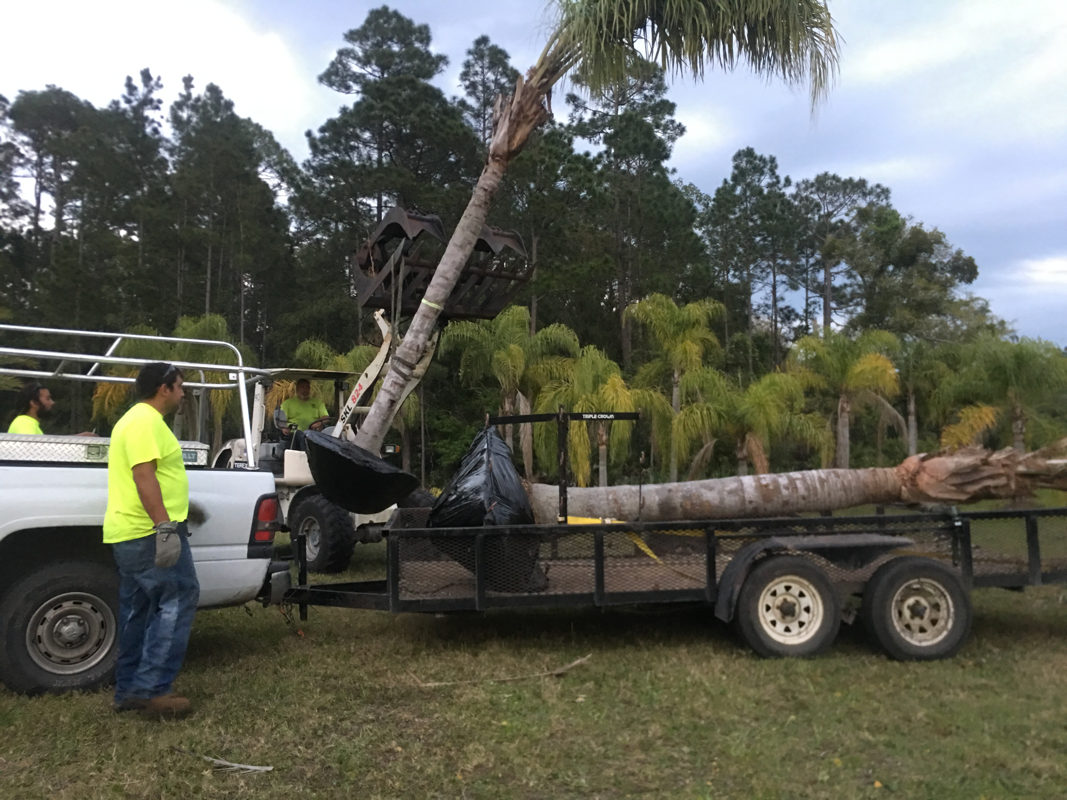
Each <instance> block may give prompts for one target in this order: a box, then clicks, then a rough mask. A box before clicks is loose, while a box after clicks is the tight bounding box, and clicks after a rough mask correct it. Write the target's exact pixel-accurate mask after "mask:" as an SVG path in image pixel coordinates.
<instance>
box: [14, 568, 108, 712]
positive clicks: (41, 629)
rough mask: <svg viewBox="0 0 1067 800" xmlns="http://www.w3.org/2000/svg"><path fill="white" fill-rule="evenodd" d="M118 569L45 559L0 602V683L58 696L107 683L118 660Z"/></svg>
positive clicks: (21, 691)
mask: <svg viewBox="0 0 1067 800" xmlns="http://www.w3.org/2000/svg"><path fill="white" fill-rule="evenodd" d="M118 618H119V574H118V570H117V569H116V568H115V567H113V566H112V567H109V566H108V565H107V564H104V563H101V562H98V561H65V562H62V563H54V564H49V565H48V566H46V567H43V568H42V569H39V570H37V571H36V572H32V573H30V574H29V575H27V576H26V577H24V578H22V579H21V580H19V581H17V582H15V583H14V584H12V585H11V587H10V589H9V590H8V591H7V592H6V593H5V594H4V597H3V600H2V601H0V642H3V643H4V644H3V647H0V683H3V684H4V685H5V686H7V687H8V688H9V689H11V690H12V691H13V692H19V693H21V694H43V693H51V694H59V693H62V692H69V691H74V690H85V689H95V688H97V687H98V686H103V685H105V684H108V683H110V682H111V681H112V680H113V679H114V675H115V662H116V661H117V659H118V651H119V647H118Z"/></svg>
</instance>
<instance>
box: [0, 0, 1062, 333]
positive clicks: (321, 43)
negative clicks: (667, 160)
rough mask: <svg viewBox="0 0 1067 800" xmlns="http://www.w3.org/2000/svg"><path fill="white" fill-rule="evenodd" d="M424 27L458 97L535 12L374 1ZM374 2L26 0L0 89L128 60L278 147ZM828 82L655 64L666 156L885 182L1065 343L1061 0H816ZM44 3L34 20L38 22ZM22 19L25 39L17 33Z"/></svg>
mask: <svg viewBox="0 0 1067 800" xmlns="http://www.w3.org/2000/svg"><path fill="white" fill-rule="evenodd" d="M391 4H392V5H393V7H394V8H396V9H398V10H399V11H401V12H402V13H404V14H406V15H407V16H409V17H411V18H413V19H414V20H415V21H417V22H420V23H428V24H429V25H430V28H431V30H432V32H433V36H434V42H433V46H434V49H435V50H437V51H439V52H441V53H444V54H446V55H448V56H449V58H450V59H451V63H450V65H449V68H448V70H447V72H446V73H445V74H444V75H443V76H442V77H441V78H440V80H439V83H440V85H441V86H442V88H444V89H445V91H446V92H447V93H449V94H458V93H459V89H458V81H457V79H458V74H459V68H460V64H461V62H462V61H463V58H464V53H465V51H466V49H467V48H468V47H469V46H470V43H471V42H472V41H473V40H474V39H475V38H476V37H477V36H479V35H481V34H483V33H484V34H488V35H489V36H490V38H491V39H492V40H493V41H494V42H495V43H496V44H499V45H500V46H502V47H504V48H505V49H506V50H508V52H509V53H510V54H511V56H512V61H513V63H514V65H515V66H516V67H517V68H519V69H525V68H526V67H527V66H529V65H530V64H532V63H533V61H534V59H535V58H536V56H537V54H538V53H539V52H540V50H541V47H542V45H543V42H544V38H545V29H546V27H547V24H548V22H549V18H548V17H547V16H546V12H545V11H543V10H542V8H543V7H542V6H541V5H540V4H538V3H530V2H519V0H450V2H441V0H433V1H432V2H431V0H393V2H392V3H391ZM373 5H377V3H375V4H366V3H358V2H351V1H350V2H341V0H301V2H295V0H183V2H181V3H160V4H155V3H145V2H143V0H94V2H91V3H87V2H85V1H84V0H77V1H75V0H42V2H40V3H35V4H29V3H20V4H9V5H8V6H7V7H6V8H5V10H4V15H3V16H4V28H5V30H7V31H9V32H10V31H20V32H22V33H20V34H18V35H15V36H10V35H9V36H5V37H4V42H3V44H2V45H0V94H4V95H6V96H7V97H8V98H13V97H14V96H15V95H16V94H17V93H18V91H19V90H20V89H40V88H43V87H44V86H45V85H47V84H56V85H59V86H62V87H63V88H65V89H68V90H70V91H72V92H74V93H75V94H77V95H79V96H81V97H83V98H85V99H87V100H90V101H91V102H93V103H96V104H105V103H107V102H108V101H109V100H110V99H112V98H114V97H117V96H119V94H121V91H122V84H123V81H124V79H125V76H126V75H127V74H133V75H136V74H137V72H138V71H139V70H140V69H141V68H142V67H149V68H150V69H151V70H152V71H153V73H155V74H159V75H161V76H162V78H163V81H164V86H165V93H164V96H165V98H166V99H167V100H168V101H169V100H171V99H173V97H174V96H176V95H177V93H178V90H179V89H180V87H181V77H182V76H183V75H185V74H189V73H191V74H192V75H193V76H194V77H195V79H196V82H197V86H198V87H200V88H203V86H204V85H205V84H206V83H208V82H214V83H217V84H219V86H221V87H222V89H223V91H224V92H225V93H226V94H227V96H229V97H231V98H232V99H233V100H234V101H235V102H236V105H237V111H238V113H240V114H242V115H244V116H248V117H252V118H253V119H255V120H256V121H258V122H260V123H261V124H263V125H265V126H266V127H267V128H269V129H271V130H273V131H274V133H275V135H276V136H277V137H278V138H279V140H280V141H281V142H282V143H283V144H284V145H285V146H287V147H288V148H289V149H290V150H291V151H292V152H293V154H294V155H295V156H297V158H298V159H302V158H303V157H304V156H305V155H306V152H307V148H306V144H305V141H304V136H303V134H304V131H305V130H307V129H308V128H316V127H318V126H319V125H320V124H321V123H322V122H323V121H324V120H325V119H326V118H327V117H329V116H331V115H332V114H333V113H335V111H336V109H337V107H338V106H339V105H341V104H342V103H343V102H344V101H345V99H346V98H343V97H342V96H340V95H337V94H335V93H334V92H331V91H329V90H327V89H324V88H323V87H321V86H319V85H318V84H317V83H316V81H315V76H316V75H318V74H319V73H320V72H321V71H322V70H323V68H324V67H325V66H326V64H327V63H328V62H329V60H330V58H331V57H332V56H333V53H334V51H335V50H336V48H337V47H338V46H339V45H340V44H341V34H342V33H343V32H344V31H345V30H347V29H349V28H353V27H357V26H358V25H359V24H360V23H361V22H362V21H363V19H364V17H365V16H366V13H367V11H368V10H369V9H370V8H371V7H373ZM830 8H831V11H832V13H833V14H834V17H835V20H836V22H837V27H838V30H839V32H840V34H841V36H842V38H843V40H844V45H843V49H842V59H841V74H840V79H839V81H838V83H837V85H836V87H835V88H834V90H833V92H832V94H831V96H830V99H829V100H828V102H827V103H825V104H824V105H823V106H822V107H821V108H820V109H819V110H818V112H817V113H816V114H815V115H814V116H812V115H811V113H810V109H809V106H808V102H807V97H806V94H805V93H804V92H802V91H801V92H791V91H789V90H787V89H785V88H782V87H780V86H776V85H773V84H767V83H764V82H762V81H759V80H756V79H754V78H752V77H751V76H748V75H746V74H744V73H743V72H738V73H735V74H732V75H721V74H714V75H709V76H708V77H707V79H706V80H705V81H703V82H702V83H694V82H693V81H692V80H689V79H678V80H675V81H674V83H673V84H672V88H671V97H672V99H673V100H674V101H675V102H676V103H677V104H678V117H679V119H681V120H682V122H684V123H685V125H686V127H687V129H688V133H687V134H686V136H685V137H684V138H683V139H682V140H681V141H680V142H679V144H678V146H677V148H676V151H675V156H674V160H673V163H674V166H675V167H677V169H678V174H679V176H680V177H682V178H683V179H684V180H686V181H689V182H692V183H695V184H696V185H697V186H699V187H700V188H701V189H703V190H704V191H706V192H709V193H710V192H712V191H713V190H714V189H715V187H716V186H717V185H718V184H719V183H720V182H721V181H722V179H723V178H724V177H726V176H727V175H728V174H729V171H730V157H731V156H732V154H733V153H734V152H735V151H737V150H738V149H740V148H742V147H747V146H752V147H754V148H756V150H757V151H758V152H761V153H766V154H773V155H775V156H777V158H778V162H779V167H780V170H781V172H782V173H783V174H788V175H791V176H793V177H794V178H798V179H799V178H805V177H811V176H813V175H815V174H817V173H819V172H823V171H831V172H836V173H838V174H841V175H843V176H844V175H848V176H854V177H865V178H867V179H869V180H872V181H877V182H880V183H883V184H885V185H887V186H889V187H890V188H891V189H892V191H893V201H894V204H895V205H896V207H897V208H898V209H900V210H901V211H902V212H904V213H905V214H908V215H911V216H912V217H913V218H914V219H915V220H916V221H921V222H923V223H925V224H926V225H927V226H936V227H938V228H940V229H941V230H942V231H944V232H945V233H946V234H947V236H948V238H949V241H950V242H952V243H953V244H954V245H955V246H957V247H960V248H962V249H963V250H964V251H965V252H967V253H968V254H970V255H973V256H974V257H975V259H976V260H977V262H978V265H979V270H980V277H979V279H978V281H977V282H976V284H975V285H974V287H973V289H974V291H975V292H976V293H977V294H979V295H981V296H983V297H986V298H988V299H989V300H990V302H991V304H992V307H993V311H994V312H995V313H997V314H998V315H1000V316H1001V317H1004V318H1005V319H1007V320H1009V321H1012V322H1013V323H1014V325H1015V327H1016V329H1017V330H1018V332H1019V333H1020V334H1022V335H1024V336H1039V337H1042V338H1046V339H1050V340H1053V341H1055V342H1058V343H1059V344H1061V345H1067V327H1065V325H1064V319H1063V318H1064V316H1065V314H1064V311H1065V309H1064V302H1063V298H1064V296H1065V294H1067V147H1065V145H1067V3H1063V2H1062V1H1061V0H1012V1H1011V2H1007V1H1006V0H892V1H890V0H831V2H830ZM42 17H47V19H42ZM30 31H38V32H39V33H40V34H41V35H29V32H30Z"/></svg>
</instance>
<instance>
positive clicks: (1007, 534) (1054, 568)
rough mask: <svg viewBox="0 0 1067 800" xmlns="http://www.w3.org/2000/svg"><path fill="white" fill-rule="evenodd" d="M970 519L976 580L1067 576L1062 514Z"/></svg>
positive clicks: (990, 514) (980, 515) (993, 514)
mask: <svg viewBox="0 0 1067 800" xmlns="http://www.w3.org/2000/svg"><path fill="white" fill-rule="evenodd" d="M967 516H968V517H969V518H970V526H971V544H972V556H971V558H972V561H973V564H974V575H975V578H976V579H981V578H991V579H996V578H1007V577H1010V576H1027V575H1031V574H1033V573H1035V572H1040V574H1041V575H1043V576H1046V578H1052V577H1054V576H1062V575H1065V574H1067V516H1064V514H1063V513H1062V512H1060V513H1056V512H1052V513H1050V512H1047V511H1039V512H1038V511H1031V512H1009V513H1004V512H977V513H972V514H968V515H967ZM1031 557H1033V566H1032V565H1031ZM1038 565H1039V566H1038Z"/></svg>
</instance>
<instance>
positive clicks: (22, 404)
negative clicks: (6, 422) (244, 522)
mask: <svg viewBox="0 0 1067 800" xmlns="http://www.w3.org/2000/svg"><path fill="white" fill-rule="evenodd" d="M55 404H56V401H55V400H53V399H52V393H51V392H50V391H48V390H47V389H46V388H44V387H43V386H41V384H39V383H28V384H26V385H25V386H23V387H22V389H21V390H20V391H19V396H18V400H17V402H16V404H15V407H16V408H17V409H18V416H17V417H15V419H14V420H13V421H12V423H11V425H10V427H8V429H7V432H8V433H32V434H37V435H38V436H41V435H43V433H44V431H42V430H41V417H43V416H48V413H49V412H50V411H51V410H52V406H54V405H55Z"/></svg>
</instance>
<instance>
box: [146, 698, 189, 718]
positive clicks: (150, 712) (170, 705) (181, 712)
mask: <svg viewBox="0 0 1067 800" xmlns="http://www.w3.org/2000/svg"><path fill="white" fill-rule="evenodd" d="M140 710H141V715H142V716H145V717H151V718H152V719H181V718H182V717H185V716H188V715H189V712H190V711H192V710H193V704H192V703H190V702H189V701H188V700H187V699H186V698H184V697H178V695H176V694H164V695H161V696H159V697H153V698H152V699H151V700H148V701H146V702H145V704H144V706H142V707H141V709H140Z"/></svg>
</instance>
